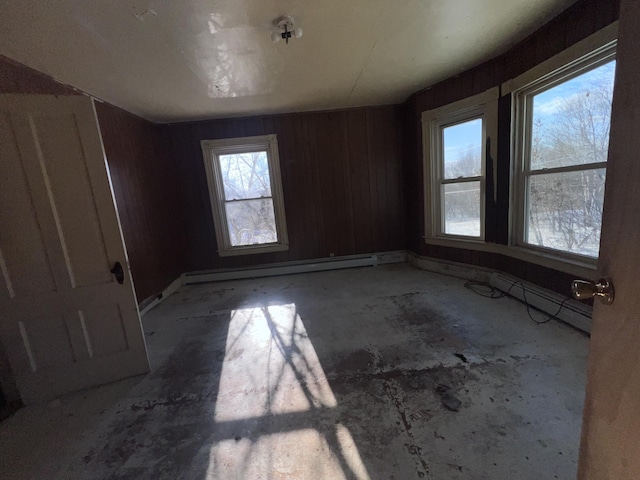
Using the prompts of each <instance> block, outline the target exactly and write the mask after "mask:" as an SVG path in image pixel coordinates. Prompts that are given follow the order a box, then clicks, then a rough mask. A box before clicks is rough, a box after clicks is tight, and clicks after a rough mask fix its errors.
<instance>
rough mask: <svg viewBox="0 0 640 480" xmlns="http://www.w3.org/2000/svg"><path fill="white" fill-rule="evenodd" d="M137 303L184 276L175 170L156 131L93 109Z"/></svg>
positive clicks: (114, 111) (121, 114) (103, 107)
mask: <svg viewBox="0 0 640 480" xmlns="http://www.w3.org/2000/svg"><path fill="white" fill-rule="evenodd" d="M96 112H97V114H98V122H99V123H100V131H101V132H102V141H103V143H104V149H105V152H106V155H107V162H108V164H109V171H110V173H111V181H112V184H113V190H114V196H115V198H116V203H117V206H118V214H119V216H120V224H121V225H122V232H123V235H124V240H125V244H126V246H127V253H128V256H129V263H130V266H131V274H132V275H133V281H134V283H135V288H136V295H137V297H138V301H139V302H142V301H143V300H145V299H146V298H148V297H149V296H151V295H154V294H157V293H159V292H160V291H161V290H162V289H163V288H164V287H165V286H166V285H167V284H168V283H170V282H172V281H173V280H175V279H176V278H177V277H178V276H179V275H180V274H181V273H183V271H184V269H183V256H182V254H183V251H184V248H183V246H184V243H185V242H184V225H183V221H182V219H183V216H182V212H181V211H180V208H179V205H181V202H180V197H181V196H182V193H181V192H180V190H179V187H178V183H177V182H176V176H177V165H176V163H175V162H174V161H173V158H172V157H170V156H169V154H168V152H169V146H168V144H167V142H166V138H164V137H162V135H161V132H160V129H161V128H160V127H159V126H158V125H154V124H152V123H150V122H148V121H146V120H143V119H141V118H139V117H137V116H135V115H132V114H130V113H127V112H125V111H124V110H121V109H119V108H116V107H113V106H111V105H108V104H105V103H96Z"/></svg>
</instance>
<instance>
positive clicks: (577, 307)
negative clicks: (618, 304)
mask: <svg viewBox="0 0 640 480" xmlns="http://www.w3.org/2000/svg"><path fill="white" fill-rule="evenodd" d="M489 283H490V284H491V286H492V287H494V288H497V289H498V290H501V291H503V292H505V293H508V295H510V296H512V297H514V298H517V299H518V300H521V301H525V298H524V297H525V295H526V297H527V298H526V301H527V302H528V303H529V305H531V306H532V307H535V308H537V309H539V310H542V311H543V312H547V313H548V314H549V315H553V314H555V313H556V312H558V309H559V308H560V305H562V309H560V311H559V312H558V314H557V315H556V318H558V319H559V320H562V321H563V322H566V323H568V324H569V325H572V326H574V327H576V328H578V329H580V330H582V331H584V332H587V333H591V311H592V308H591V307H590V306H589V305H585V304H583V303H580V302H578V301H576V300H573V299H571V300H566V297H563V296H562V295H560V294H558V293H555V292H552V291H550V290H547V289H546V288H542V287H539V286H538V285H534V284H532V283H529V282H524V281H522V280H520V279H519V278H517V277H512V276H511V275H507V274H504V273H492V274H491V277H490V278H489ZM523 288H524V293H523V291H522V290H523ZM565 300H566V301H565ZM562 302H564V305H563V304H562Z"/></svg>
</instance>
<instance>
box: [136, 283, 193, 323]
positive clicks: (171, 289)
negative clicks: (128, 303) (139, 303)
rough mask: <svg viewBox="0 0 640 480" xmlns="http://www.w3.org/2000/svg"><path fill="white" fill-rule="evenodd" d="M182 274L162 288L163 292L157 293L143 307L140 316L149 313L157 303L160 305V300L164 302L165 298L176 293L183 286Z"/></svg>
mask: <svg viewBox="0 0 640 480" xmlns="http://www.w3.org/2000/svg"><path fill="white" fill-rule="evenodd" d="M182 285H183V284H182V275H180V276H179V277H178V278H176V279H175V280H174V281H173V282H171V283H170V284H169V285H168V286H167V287H166V288H165V289H164V290H162V292H161V293H159V294H158V295H156V296H155V297H153V298H152V300H151V301H149V302H148V303H147V304H146V305H145V306H144V307H143V308H142V310H140V316H143V315H144V314H145V313H147V312H148V311H149V310H151V309H152V308H153V307H155V306H156V305H158V304H159V303H160V302H162V301H163V300H164V299H165V298H167V297H168V296H169V295H172V294H174V293H175V292H177V291H178V290H179V289H180V287H181V286H182Z"/></svg>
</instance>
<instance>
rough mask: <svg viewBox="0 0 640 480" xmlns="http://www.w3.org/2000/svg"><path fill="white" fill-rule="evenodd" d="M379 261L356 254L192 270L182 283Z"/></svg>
mask: <svg viewBox="0 0 640 480" xmlns="http://www.w3.org/2000/svg"><path fill="white" fill-rule="evenodd" d="M378 263H379V261H378V255H364V256H362V255H354V256H345V257H336V258H327V259H322V260H313V261H302V262H285V263H276V264H269V265H264V266H258V267H247V268H238V269H228V270H210V271H202V272H190V273H185V274H183V275H182V284H183V285H191V284H194V283H205V282H219V281H224V280H240V279H243V278H259V277H270V276H274V275H289V274H294V273H306V272H322V271H325V270H340V269H343V268H354V267H375V266H376V265H378Z"/></svg>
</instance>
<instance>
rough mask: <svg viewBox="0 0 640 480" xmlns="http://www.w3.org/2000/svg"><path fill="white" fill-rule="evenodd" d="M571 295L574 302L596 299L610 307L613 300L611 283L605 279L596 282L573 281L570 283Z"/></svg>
mask: <svg viewBox="0 0 640 480" xmlns="http://www.w3.org/2000/svg"><path fill="white" fill-rule="evenodd" d="M571 295H573V298H575V299H576V300H588V299H589V298H595V297H598V298H599V299H600V301H601V302H602V303H604V304H605V305H611V304H612V303H613V298H614V291H613V283H611V281H610V280H608V279H606V278H601V279H600V280H598V281H597V282H589V281H587V280H574V281H573V282H572V283H571Z"/></svg>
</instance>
